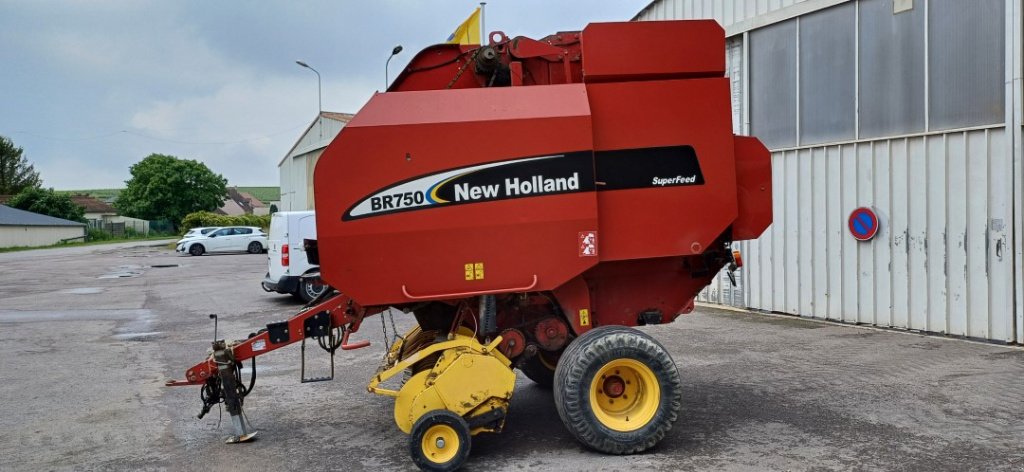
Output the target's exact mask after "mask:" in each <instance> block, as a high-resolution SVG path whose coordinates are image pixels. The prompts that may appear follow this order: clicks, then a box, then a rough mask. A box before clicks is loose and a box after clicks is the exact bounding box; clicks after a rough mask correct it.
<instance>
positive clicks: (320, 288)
mask: <svg viewBox="0 0 1024 472" xmlns="http://www.w3.org/2000/svg"><path fill="white" fill-rule="evenodd" d="M327 289H328V286H327V284H325V283H324V281H323V280H321V279H320V278H319V277H304V278H302V280H300V281H299V287H298V288H297V289H296V290H298V291H297V292H296V293H295V296H297V297H299V300H302V301H303V302H305V303H309V302H311V301H313V299H315V298H316V297H319V296H320V294H322V293H324V292H325V291H327Z"/></svg>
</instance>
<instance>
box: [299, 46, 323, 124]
mask: <svg viewBox="0 0 1024 472" xmlns="http://www.w3.org/2000/svg"><path fill="white" fill-rule="evenodd" d="M295 63H296V64H298V65H300V66H302V67H305V68H307V69H309V70H311V71H313V73H314V74H316V106H317V112H316V117H317V122H318V125H319V128H320V140H323V139H324V119H323V117H322V116H320V115H321V114H323V112H324V105H323V92H322V90H323V88H322V87H321V86H320V72H318V71H317V70H316V69H314V68H312V67H310V66H309V64H306V63H305V62H302V61H295Z"/></svg>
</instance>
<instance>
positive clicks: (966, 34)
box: [928, 0, 1006, 130]
mask: <svg viewBox="0 0 1024 472" xmlns="http://www.w3.org/2000/svg"><path fill="white" fill-rule="evenodd" d="M1005 5H1006V2H1005V1H1004V0H971V1H964V0H932V1H931V2H929V3H928V63H929V70H928V107H929V108H928V110H929V111H928V115H929V116H928V119H929V128H930V129H932V130H943V129H953V128H963V127H968V126H981V125H991V124H997V123H1002V122H1004V120H1005V115H1004V112H1005V109H1004V107H1005V102H1004V74H1005V70H1006V69H1005V57H1004V54H1003V51H1004V47H1005V43H1004V41H1005V36H1004V30H1005V17H1004V7H1005Z"/></svg>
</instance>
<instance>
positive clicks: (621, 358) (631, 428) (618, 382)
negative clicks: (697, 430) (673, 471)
mask: <svg viewBox="0 0 1024 472" xmlns="http://www.w3.org/2000/svg"><path fill="white" fill-rule="evenodd" d="M622 363H626V364H624V365H623V367H622V369H623V370H625V371H626V372H623V373H622V375H621V376H620V375H619V374H620V372H619V370H617V367H615V366H616V365H619V364H622ZM631 366H632V367H631ZM634 368H635V369H636V370H635V371H634V370H632V369H634ZM607 369H612V370H613V371H614V373H612V371H609V370H607ZM599 372H607V375H609V376H610V377H609V378H608V380H607V381H606V382H605V383H603V384H600V385H599V384H598V383H597V382H595V377H596V376H597V375H598V373H599ZM630 372H633V373H634V374H636V375H634V376H632V377H630ZM623 379H632V383H633V385H634V386H633V387H625V384H630V383H631V382H630V381H624V380H623ZM598 380H600V379H598ZM608 381H614V382H615V385H612V387H614V388H615V389H616V390H617V391H616V393H617V395H614V394H606V393H605V391H604V390H608V391H609V392H611V391H612V390H611V389H609V388H608V387H609V384H608V383H607V382H608ZM623 387H625V388H626V389H630V388H632V389H636V390H630V394H633V395H634V398H633V399H632V400H629V399H628V395H624V394H623V392H624V391H625V390H622V388H623ZM654 387H657V389H656V390H655V388H654ZM592 391H594V392H595V396H594V398H597V399H598V400H597V401H596V404H592V400H591V392H592ZM613 395H614V396H613ZM619 395H621V397H622V400H620V401H621V402H622V403H620V404H619V405H621V406H610V405H608V404H607V403H608V402H609V400H610V402H611V403H613V402H614V401H615V400H619ZM554 396H555V408H556V409H557V410H558V416H560V417H561V418H562V422H563V423H564V424H565V427H566V428H567V429H568V430H569V432H570V433H572V435H573V436H575V437H576V439H577V440H579V441H580V442H581V443H583V444H584V445H586V446H588V447H590V448H592V449H595V450H597V451H600V452H604V453H607V454H634V453H638V452H642V451H645V450H647V449H650V448H651V447H653V446H654V445H655V444H657V443H658V442H659V441H661V440H662V439H663V438H664V437H665V435H666V434H668V432H669V430H671V429H672V425H673V423H675V421H676V419H677V418H678V417H679V409H680V407H681V406H682V385H681V382H680V380H679V371H678V370H677V369H676V365H675V362H674V361H673V360H672V357H671V356H670V355H669V353H668V351H666V350H665V348H664V347H663V346H662V345H661V344H659V343H658V342H657V341H655V340H654V339H652V338H651V337H650V336H648V335H646V334H644V333H642V332H640V331H637V330H635V329H632V328H626V327H622V326H602V327H599V328H595V329H592V330H590V331H588V332H586V333H584V334H583V335H582V336H580V337H579V338H577V339H576V340H575V341H573V342H572V343H571V344H570V345H569V347H568V348H567V349H566V350H565V353H564V354H562V357H561V359H559V361H558V367H557V368H556V369H555V378H554ZM602 402H604V403H605V405H604V406H602V405H601V403H602ZM629 405H632V406H629ZM607 408H625V409H624V410H622V411H617V412H612V413H608V411H609V410H607ZM631 414H632V415H634V416H633V418H632V420H633V422H632V423H630V420H631V418H630V416H629V415H631ZM599 415H604V416H603V417H604V418H605V419H601V418H599ZM609 415H612V416H615V415H618V416H615V418H613V419H608V418H610V416H609ZM638 418H639V419H638ZM616 421H617V422H618V423H615V422H616ZM609 424H617V425H619V426H621V427H617V428H616V427H610V426H609Z"/></svg>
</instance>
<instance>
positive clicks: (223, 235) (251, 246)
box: [176, 226, 267, 256]
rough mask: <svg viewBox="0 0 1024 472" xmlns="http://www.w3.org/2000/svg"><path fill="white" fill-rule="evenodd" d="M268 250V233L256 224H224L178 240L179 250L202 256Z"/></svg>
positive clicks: (253, 252) (252, 252)
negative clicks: (211, 253)
mask: <svg viewBox="0 0 1024 472" xmlns="http://www.w3.org/2000/svg"><path fill="white" fill-rule="evenodd" d="M266 250H267V235H266V233H264V232H263V230H262V229H260V228H257V227H255V226H224V227H220V228H215V229H214V230H213V231H210V232H208V233H207V234H205V235H195V236H192V237H190V238H185V239H182V240H181V241H178V245H177V249H176V251H177V252H181V253H186V252H187V253H189V254H191V255H193V256H201V255H203V254H205V253H207V252H242V251H245V252H248V253H250V254H262V253H263V252H264V251H266Z"/></svg>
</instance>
